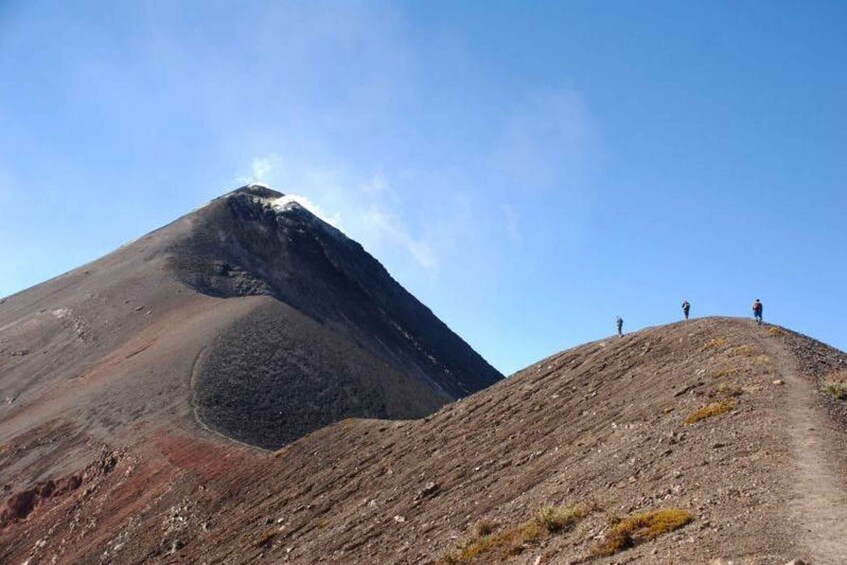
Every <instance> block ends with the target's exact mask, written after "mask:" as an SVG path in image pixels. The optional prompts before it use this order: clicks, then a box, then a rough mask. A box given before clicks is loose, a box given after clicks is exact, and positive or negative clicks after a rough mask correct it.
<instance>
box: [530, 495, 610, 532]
mask: <svg viewBox="0 0 847 565" xmlns="http://www.w3.org/2000/svg"><path fill="white" fill-rule="evenodd" d="M596 509H597V504H596V503H594V502H583V503H582V504H577V505H576V506H558V507H557V506H542V507H541V509H540V510H539V511H538V512H537V513H536V515H535V521H536V522H538V523H539V524H540V525H541V526H542V527H543V528H544V529H545V530H547V531H548V532H550V533H551V534H556V533H559V532H563V531H566V530H569V529H571V528H572V527H573V526H574V524H576V523H577V522H578V521H580V520H582V519H583V518H585V517H586V516H588V515H589V514H591V513H592V512H593V511H594V510H596Z"/></svg>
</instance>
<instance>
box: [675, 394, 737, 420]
mask: <svg viewBox="0 0 847 565" xmlns="http://www.w3.org/2000/svg"><path fill="white" fill-rule="evenodd" d="M733 408H735V403H734V402H733V401H732V400H722V401H721V402H713V403H712V404H707V405H706V406H703V407H702V408H700V409H699V410H695V411H694V412H692V413H691V414H689V415H688V417H687V418H686V419H685V423H686V424H688V425H691V424H694V423H696V422H699V421H700V420H704V419H706V418H711V417H712V416H719V415H721V414H724V413H726V412H729V411H730V410H732V409H733Z"/></svg>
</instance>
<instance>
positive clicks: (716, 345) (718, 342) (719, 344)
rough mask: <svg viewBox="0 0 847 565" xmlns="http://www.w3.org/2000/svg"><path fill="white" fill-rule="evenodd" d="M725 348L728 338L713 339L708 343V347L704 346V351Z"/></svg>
mask: <svg viewBox="0 0 847 565" xmlns="http://www.w3.org/2000/svg"><path fill="white" fill-rule="evenodd" d="M723 347H726V338H725V337H713V338H712V339H710V340H709V341H707V342H706V345H704V346H703V349H721V348H723Z"/></svg>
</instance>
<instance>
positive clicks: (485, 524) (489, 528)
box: [474, 519, 497, 538]
mask: <svg viewBox="0 0 847 565" xmlns="http://www.w3.org/2000/svg"><path fill="white" fill-rule="evenodd" d="M496 529H497V522H494V521H493V520H487V519H483V520H480V521H479V522H477V523H476V526H474V534H475V535H476V536H477V537H480V538H481V537H483V536H488V535H491V534H492V533H494V530H496Z"/></svg>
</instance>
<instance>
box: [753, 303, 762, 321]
mask: <svg viewBox="0 0 847 565" xmlns="http://www.w3.org/2000/svg"><path fill="white" fill-rule="evenodd" d="M753 317H754V318H756V323H757V324H759V325H760V326H761V325H762V301H761V300H759V299H758V298H757V299H756V301H755V302H754V303H753Z"/></svg>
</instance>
